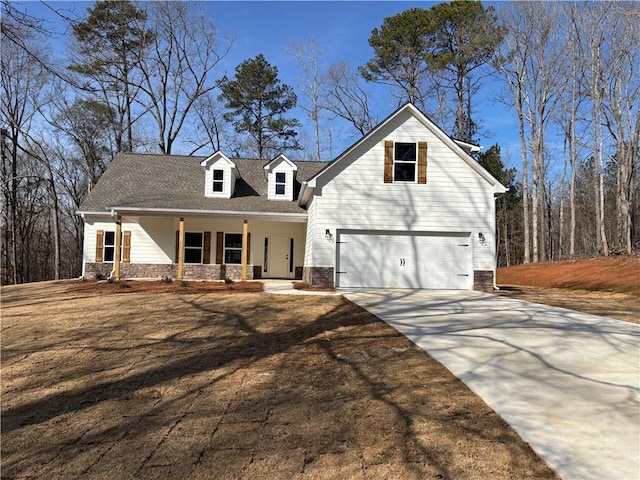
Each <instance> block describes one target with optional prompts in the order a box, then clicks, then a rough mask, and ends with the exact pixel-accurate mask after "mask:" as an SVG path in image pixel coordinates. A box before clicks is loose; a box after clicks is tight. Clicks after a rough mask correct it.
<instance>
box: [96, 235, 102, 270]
mask: <svg viewBox="0 0 640 480" xmlns="http://www.w3.org/2000/svg"><path fill="white" fill-rule="evenodd" d="M103 249H104V230H98V231H97V232H96V263H100V262H102V251H103Z"/></svg>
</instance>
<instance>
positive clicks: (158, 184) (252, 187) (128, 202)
mask: <svg viewBox="0 0 640 480" xmlns="http://www.w3.org/2000/svg"><path fill="white" fill-rule="evenodd" d="M206 158H208V157H193V156H183V155H153V154H135V153H119V154H118V155H117V156H116V158H115V159H114V160H113V162H111V165H109V168H107V170H106V171H105V172H104V174H103V175H102V177H100V180H99V181H98V183H97V184H96V185H95V187H94V188H93V189H92V190H91V192H90V193H89V195H88V197H87V199H86V200H85V201H84V203H83V204H82V205H81V206H80V208H79V209H78V211H79V212H80V213H82V212H103V211H108V210H110V209H111V208H123V207H125V208H139V209H168V210H185V211H189V210H222V211H238V212H273V213H304V212H305V210H304V209H302V208H300V207H299V206H298V204H297V198H296V200H294V201H292V202H289V201H283V200H267V178H266V175H265V171H264V166H265V165H266V163H267V162H265V161H264V160H256V159H246V158H233V159H231V160H232V161H233V162H234V163H235V164H236V167H237V169H238V173H239V175H240V177H241V178H240V179H239V180H238V182H237V183H236V188H235V192H234V195H233V197H232V198H229V199H226V198H206V197H205V196H204V175H205V174H204V168H203V167H202V166H201V165H200V162H202V161H203V160H205V159H206ZM295 164H296V165H297V166H298V171H297V174H296V180H297V185H296V189H295V192H294V193H295V195H294V198H295V197H297V195H298V192H299V190H300V183H301V182H303V181H305V180H308V179H309V178H311V177H313V176H314V175H315V174H316V173H317V172H319V171H320V170H321V169H322V168H323V167H325V166H326V165H327V164H326V163H325V162H295Z"/></svg>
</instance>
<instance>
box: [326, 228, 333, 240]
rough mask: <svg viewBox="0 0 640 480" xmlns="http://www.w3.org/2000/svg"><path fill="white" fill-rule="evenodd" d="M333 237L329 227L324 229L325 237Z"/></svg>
mask: <svg viewBox="0 0 640 480" xmlns="http://www.w3.org/2000/svg"><path fill="white" fill-rule="evenodd" d="M331 237H332V235H331V232H330V231H329V229H328V228H327V229H326V230H325V231H324V238H326V239H327V240H331Z"/></svg>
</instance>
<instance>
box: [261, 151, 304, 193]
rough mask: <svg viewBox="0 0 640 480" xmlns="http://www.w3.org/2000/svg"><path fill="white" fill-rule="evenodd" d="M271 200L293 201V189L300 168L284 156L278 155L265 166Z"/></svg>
mask: <svg viewBox="0 0 640 480" xmlns="http://www.w3.org/2000/svg"><path fill="white" fill-rule="evenodd" d="M264 171H265V174H266V176H267V184H268V189H267V192H268V193H267V198H268V199H269V200H289V201H292V200H293V187H294V185H295V176H296V172H297V171H298V167H297V166H296V164H295V163H293V162H292V161H291V160H289V159H288V158H287V157H285V156H284V155H278V156H277V157H276V158H274V159H273V160H272V161H270V162H269V163H267V164H266V165H265V166H264Z"/></svg>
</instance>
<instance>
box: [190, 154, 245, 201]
mask: <svg viewBox="0 0 640 480" xmlns="http://www.w3.org/2000/svg"><path fill="white" fill-rule="evenodd" d="M200 165H201V166H202V167H204V196H205V197H207V198H231V197H233V192H234V190H235V188H236V180H238V178H239V177H240V176H239V175H238V169H237V167H236V164H235V163H233V162H232V161H231V160H229V159H228V158H227V157H226V156H225V155H224V153H222V152H216V153H214V154H213V155H211V156H210V157H209V158H207V159H205V160H203V161H202V162H200Z"/></svg>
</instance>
